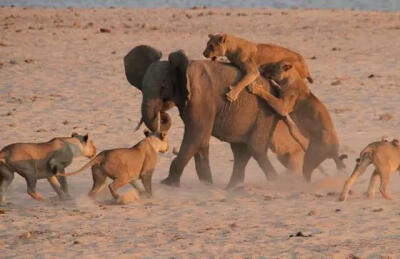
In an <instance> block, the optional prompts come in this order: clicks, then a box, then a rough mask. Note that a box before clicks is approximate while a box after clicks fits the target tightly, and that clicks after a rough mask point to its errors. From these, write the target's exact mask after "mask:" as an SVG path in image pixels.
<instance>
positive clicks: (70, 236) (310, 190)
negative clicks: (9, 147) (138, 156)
mask: <svg viewBox="0 0 400 259" xmlns="http://www.w3.org/2000/svg"><path fill="white" fill-rule="evenodd" d="M100 28H107V29H109V30H110V31H111V32H110V33H100V32H99V29H100ZM213 32H229V33H233V34H237V35H240V36H242V37H246V38H248V39H250V40H254V41H257V42H272V43H277V44H281V45H284V46H287V47H289V48H291V49H294V50H297V51H299V52H300V53H302V54H303V55H304V56H305V57H306V60H307V62H308V64H309V66H310V68H311V72H312V74H313V76H314V79H315V83H314V84H312V85H310V88H311V89H312V91H313V92H314V93H315V94H316V95H317V96H318V97H319V98H320V99H321V100H322V101H323V102H325V103H326V105H327V106H328V108H329V111H330V112H331V115H332V117H333V119H334V122H335V125H336V129H337V131H338V134H339V136H340V139H341V143H342V146H341V150H342V151H343V152H345V153H347V154H348V155H349V159H348V160H347V161H346V163H347V166H348V169H347V171H346V174H345V175H340V176H337V175H336V169H335V168H334V165H333V163H332V162H330V161H327V162H325V163H324V164H323V166H324V167H325V168H326V169H327V170H328V172H329V174H330V175H331V177H325V176H322V175H321V174H319V173H318V172H315V173H314V178H313V182H312V184H306V183H304V182H303V180H302V178H301V177H295V176H288V175H284V174H283V171H284V168H283V167H282V166H281V165H280V164H279V163H278V162H277V160H276V159H275V157H274V155H273V154H269V155H270V157H271V159H272V161H273V163H274V165H275V166H276V168H277V170H278V171H279V172H281V176H282V177H281V179H280V180H278V181H277V182H268V181H267V180H266V179H265V177H264V175H263V174H262V172H261V170H260V169H259V168H258V166H257V165H256V164H255V163H254V161H251V163H250V164H249V166H248V168H247V174H246V181H245V185H244V187H243V188H242V189H239V190H236V191H225V190H224V186H225V185H226V183H227V182H228V179H229V177H230V174H231V168H232V154H231V152H230V149H229V147H228V144H226V143H223V142H220V141H219V140H217V139H212V141H211V148H210V149H211V166H212V170H213V177H214V182H215V183H214V185H213V186H205V185H202V184H201V183H200V182H199V181H198V180H197V176H196V174H195V171H194V165H193V161H191V162H190V163H189V165H188V166H187V167H186V169H185V172H184V175H183V177H182V181H181V188H169V187H165V186H162V185H160V184H159V181H160V180H161V179H163V178H165V177H166V176H167V173H168V168H169V165H170V163H171V160H172V159H173V157H174V156H173V154H172V153H171V152H169V153H167V154H164V155H161V156H160V157H159V164H158V167H157V170H156V172H155V174H154V178H153V188H154V198H152V199H143V200H141V201H139V202H137V203H131V204H128V205H114V204H113V203H111V202H110V201H111V197H110V195H109V193H108V190H105V191H103V193H102V194H101V195H100V196H99V197H98V201H97V202H93V201H91V200H90V199H88V198H87V196H86V194H87V192H88V191H89V189H90V187H91V184H92V180H91V174H90V171H87V172H86V173H84V174H81V175H79V176H76V177H72V178H70V181H69V183H70V189H71V193H72V195H73V197H74V200H72V201H68V202H61V201H59V200H58V199H57V198H56V197H55V196H56V195H55V193H54V192H53V191H52V190H51V188H50V186H49V185H48V183H47V181H41V182H40V183H39V184H38V190H39V192H41V193H42V194H43V195H44V196H46V197H47V198H48V200H47V201H45V202H41V203H40V202H37V201H34V200H33V199H31V198H30V197H29V196H28V195H27V194H26V184H25V182H24V180H23V179H22V178H21V177H20V176H18V175H16V177H15V181H14V183H13V184H12V185H11V187H10V190H9V192H8V203H7V204H6V205H4V206H3V207H1V208H0V209H1V211H0V212H1V213H2V214H0V257H2V258H29V257H38V258H52V257H56V256H62V257H67V258H74V257H85V258H99V257H108V258H109V257H122V258H136V257H137V258H142V257H144V258H150V257H151V258H153V257H156V258H166V257H175V258H198V257H202V258H204V257H211V258H212V257H217V258H231V257H234V258H242V257H248V258H249V257H255V258H257V257H259V256H265V258H381V257H382V258H390V257H391V258H400V205H399V202H400V187H399V182H400V177H399V174H398V173H396V174H394V175H393V177H392V181H391V185H390V188H389V191H390V192H391V193H392V194H393V195H394V197H395V198H397V200H396V201H394V202H388V201H386V200H384V199H382V198H381V196H380V195H377V197H376V198H375V199H373V200H368V199H366V198H364V196H363V192H364V191H365V190H366V188H367V179H368V177H369V176H370V174H371V169H370V170H369V171H368V173H366V174H365V175H364V176H363V177H361V178H360V179H359V181H358V182H357V183H356V184H355V187H354V194H353V195H352V196H350V197H349V200H348V201H347V202H345V203H339V202H337V198H338V193H339V192H340V190H341V187H342V184H343V181H344V179H345V177H346V176H347V175H349V174H350V172H351V170H352V169H353V167H354V161H355V159H356V157H357V156H358V154H359V151H360V150H361V149H362V148H363V147H364V146H365V145H366V144H367V143H369V142H371V141H375V140H377V139H380V138H381V137H382V136H384V135H386V136H389V137H395V136H396V137H400V135H399V134H400V131H399V128H400V109H399V101H400V88H399V87H400V85H399V82H400V62H399V58H400V13H398V12H395V13H385V12H358V11H337V10H301V9H293V10H277V9H202V8H199V9H145V10H141V9H121V8H115V9H71V8H70V9H34V8H28V9H22V8H0V43H1V46H0V62H1V63H2V65H1V68H0V100H1V103H0V129H1V131H0V146H1V147H2V146H5V145H6V144H9V143H13V142H17V141H20V142H21V141H28V142H30V141H47V140H48V139H50V138H52V137H54V136H66V135H69V134H71V132H72V131H78V132H81V133H84V132H89V133H91V134H92V135H93V138H94V141H95V143H96V144H97V146H98V149H99V150H103V149H107V148H113V147H128V146H131V145H132V144H134V143H136V142H137V141H138V140H139V139H141V138H142V133H141V132H136V133H135V132H134V127H135V125H136V123H137V122H138V120H139V118H140V104H141V93H140V91H138V90H136V89H135V88H133V87H131V86H130V85H129V83H128V82H127V81H126V79H125V75H124V70H123V63H122V58H123V56H124V55H125V54H126V53H127V52H128V51H129V50H130V49H131V48H132V47H134V46H136V45H138V44H150V45H152V46H154V47H156V48H158V49H160V50H162V51H163V53H164V58H165V57H167V54H168V53H169V52H171V51H174V50H177V49H184V50H185V51H186V52H187V54H188V55H189V56H190V57H191V58H193V59H201V58H202V56H201V53H202V51H203V47H204V45H205V43H206V40H207V34H208V33H213ZM172 114H173V127H172V129H171V131H170V143H171V146H179V144H180V141H181V138H182V135H183V134H182V133H183V124H182V121H181V120H180V118H179V116H178V114H177V111H176V110H174V111H173V112H172ZM385 114H386V115H385ZM382 115H384V116H383V117H381V116H382ZM380 117H381V118H380ZM86 161H87V160H85V159H83V158H82V159H78V160H76V161H75V163H74V164H73V165H72V166H70V168H69V169H70V170H73V169H76V168H78V167H80V166H81V165H83V164H84V163H85V162H86ZM126 190H129V188H127V189H126ZM299 231H301V232H302V233H303V234H304V235H311V236H309V237H292V238H289V237H290V235H293V234H296V233H297V232H299Z"/></svg>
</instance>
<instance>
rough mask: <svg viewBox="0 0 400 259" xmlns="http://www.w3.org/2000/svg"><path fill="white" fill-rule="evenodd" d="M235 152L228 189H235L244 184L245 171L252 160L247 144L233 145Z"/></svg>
mask: <svg viewBox="0 0 400 259" xmlns="http://www.w3.org/2000/svg"><path fill="white" fill-rule="evenodd" d="M231 148H232V152H233V171H232V175H231V179H230V180H229V183H228V185H227V187H226V188H227V189H230V188H233V187H235V186H237V185H238V184H241V183H243V182H244V171H245V168H246V165H247V163H248V162H249V160H250V157H251V155H250V153H249V150H248V148H247V144H231Z"/></svg>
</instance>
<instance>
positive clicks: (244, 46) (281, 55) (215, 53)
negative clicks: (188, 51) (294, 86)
mask: <svg viewBox="0 0 400 259" xmlns="http://www.w3.org/2000/svg"><path fill="white" fill-rule="evenodd" d="M208 37H209V40H208V42H207V46H206V48H205V50H204V52H203V55H204V57H206V58H211V59H212V60H215V59H216V58H217V57H220V56H226V57H227V58H228V59H229V61H230V62H231V63H233V64H234V65H235V66H237V67H239V68H240V70H241V71H242V72H244V76H243V77H242V78H241V79H240V80H239V81H238V82H237V83H236V84H235V86H230V90H229V92H228V93H226V97H227V99H228V101H230V102H233V101H235V100H236V99H237V98H238V96H239V94H240V92H241V91H242V90H243V89H244V88H245V87H246V86H247V85H250V84H251V83H253V82H254V81H255V80H256V79H257V78H258V76H259V70H258V68H259V66H261V65H263V64H267V63H273V62H278V61H280V60H283V59H285V60H287V61H289V62H290V63H291V64H292V65H293V66H294V67H295V68H296V70H297V71H298V73H299V75H300V77H301V78H307V80H308V81H309V82H310V83H312V82H313V79H312V77H311V75H310V72H309V70H308V66H307V64H306V62H305V60H304V58H303V57H302V56H301V55H300V54H298V53H296V52H294V51H292V50H289V49H287V48H284V47H281V46H278V45H273V44H256V43H254V42H251V41H248V40H245V39H242V38H239V37H235V36H233V35H228V34H215V35H213V34H209V35H208Z"/></svg>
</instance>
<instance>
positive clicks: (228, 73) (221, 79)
mask: <svg viewBox="0 0 400 259" xmlns="http://www.w3.org/2000/svg"><path fill="white" fill-rule="evenodd" d="M136 48H142V50H144V51H154V54H153V55H149V54H147V55H143V53H141V55H137V56H135V55H130V54H131V53H132V52H133V51H131V52H130V54H128V55H127V56H126V57H125V70H128V71H129V72H126V75H127V76H128V74H132V73H133V71H131V69H132V67H134V66H133V65H132V64H137V63H139V64H142V65H143V66H145V65H147V66H148V68H147V69H145V70H146V72H145V74H144V75H142V77H141V75H139V74H138V73H136V74H135V80H132V79H130V78H129V77H128V81H129V82H131V83H132V82H133V81H135V84H134V86H135V87H137V88H138V89H140V90H141V91H142V93H143V102H142V117H143V121H144V123H145V125H146V126H147V127H148V128H149V129H151V130H152V131H154V130H156V129H157V126H158V124H157V123H158V122H157V121H158V120H157V114H158V113H159V112H162V113H163V114H164V116H165V115H168V113H167V112H166V110H168V109H169V108H171V107H173V106H174V105H176V106H177V108H178V109H179V114H180V117H181V118H182V120H183V122H184V124H185V131H184V137H183V140H182V144H181V147H180V150H179V153H178V155H177V157H176V158H175V159H174V160H173V161H172V163H171V166H170V170H169V175H168V177H167V178H166V179H164V180H163V181H162V183H164V184H167V185H172V186H179V184H180V177H181V175H182V172H183V169H184V167H185V166H186V164H187V163H188V162H189V160H190V159H191V158H192V157H193V156H194V159H195V166H196V172H197V175H198V177H199V179H200V180H201V181H204V182H206V183H212V174H211V170H210V162H209V141H210V137H211V136H214V137H216V138H218V139H220V140H222V141H225V142H228V143H230V144H231V149H232V152H233V156H234V165H233V172H232V176H231V178H230V181H229V184H228V188H231V187H234V186H236V185H238V184H241V183H242V182H243V181H244V171H245V167H246V165H247V163H248V161H249V159H250V158H251V157H253V158H254V159H255V160H256V161H257V163H258V164H259V166H260V167H261V169H262V170H263V172H264V173H265V175H266V177H267V178H268V179H275V178H276V172H275V169H274V168H273V166H272V165H271V163H270V161H269V160H268V158H267V155H266V152H267V149H268V145H269V142H270V138H271V136H272V133H273V131H274V129H275V126H276V124H277V122H278V120H279V119H280V116H278V115H277V114H276V113H275V112H273V111H272V109H271V108H270V107H269V106H268V105H267V104H266V102H263V101H261V100H259V99H258V98H257V97H256V96H254V95H252V94H250V93H248V92H247V91H243V92H242V93H241V94H240V95H239V98H238V99H237V101H236V102H234V103H230V102H227V101H226V98H225V92H226V90H227V86H229V85H232V84H233V83H234V82H236V81H237V80H238V79H239V78H240V77H241V76H242V75H241V72H240V70H239V69H237V68H236V67H234V66H232V65H229V64H224V63H219V62H214V61H208V60H202V61H189V60H188V58H187V57H186V55H185V54H184V53H183V51H177V52H173V53H171V54H170V55H169V57H168V61H159V59H160V58H159V57H160V56H159V55H158V56H157V55H156V53H159V51H157V50H155V49H152V48H151V47H146V48H143V46H139V47H136ZM136 48H134V50H135V49H136ZM143 56H145V57H149V56H153V57H156V58H154V59H153V60H151V59H145V60H143V59H142V57H143ZM127 60H129V64H128V65H127ZM136 66H137V65H136ZM141 78H142V80H141ZM259 80H260V81H259V82H258V83H259V84H263V85H265V86H266V87H268V86H269V84H268V82H266V81H265V80H263V79H259ZM161 128H163V124H161Z"/></svg>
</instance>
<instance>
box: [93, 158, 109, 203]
mask: <svg viewBox="0 0 400 259" xmlns="http://www.w3.org/2000/svg"><path fill="white" fill-rule="evenodd" d="M92 176H93V187H92V189H91V190H90V192H89V197H91V198H94V196H95V195H96V194H97V193H99V192H100V191H101V190H102V189H103V188H104V186H105V185H106V180H107V174H106V172H105V171H104V170H103V169H102V168H101V167H100V166H99V165H94V166H92Z"/></svg>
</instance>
